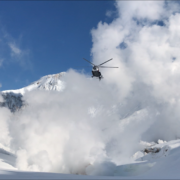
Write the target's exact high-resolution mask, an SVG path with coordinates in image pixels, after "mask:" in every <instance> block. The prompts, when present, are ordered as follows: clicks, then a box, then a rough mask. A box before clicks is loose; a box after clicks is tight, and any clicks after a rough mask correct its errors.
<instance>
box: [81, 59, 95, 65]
mask: <svg viewBox="0 0 180 180" xmlns="http://www.w3.org/2000/svg"><path fill="white" fill-rule="evenodd" d="M83 59H84V60H85V61H87V62H88V63H90V64H92V65H93V66H96V65H94V64H93V63H92V62H90V61H88V60H87V59H85V58H83Z"/></svg>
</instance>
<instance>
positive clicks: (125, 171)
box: [0, 140, 180, 179]
mask: <svg viewBox="0 0 180 180" xmlns="http://www.w3.org/2000/svg"><path fill="white" fill-rule="evenodd" d="M147 148H151V149H155V148H159V149H160V151H159V152H157V153H153V152H151V153H142V152H137V153H136V154H135V155H134V158H137V159H136V162H135V163H131V164H124V165H121V166H112V165H109V166H108V165H107V166H106V167H104V168H106V171H109V172H110V175H108V176H97V175H92V174H91V171H92V170H93V168H96V167H93V166H88V167H87V168H86V173H87V175H86V176H85V175H68V174H58V173H41V172H22V171H17V170H16V167H15V163H14V162H15V156H14V155H13V154H11V153H8V152H7V151H4V150H2V149H0V168H1V171H0V179H17V178H23V179H37V178H38V179H137V178H138V179H179V178H180V173H179V167H180V140H174V141H169V142H163V143H162V142H161V143H160V144H155V145H152V146H150V147H147ZM138 154H141V157H140V158H139V157H138ZM88 175H89V176H88Z"/></svg>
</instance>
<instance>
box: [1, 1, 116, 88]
mask: <svg viewBox="0 0 180 180" xmlns="http://www.w3.org/2000/svg"><path fill="white" fill-rule="evenodd" d="M108 11H111V12H112V11H115V6H114V1H15V2H12V1H0V84H1V85H2V87H1V90H8V89H18V88H22V87H24V86H27V85H28V84H30V83H31V82H33V81H36V80H38V79H39V78H40V77H42V76H45V75H48V74H56V73H59V72H62V71H67V70H68V69H69V68H73V69H79V70H80V69H81V68H83V67H84V68H85V71H86V72H87V73H88V70H89V71H91V69H90V68H86V66H88V63H86V62H85V61H83V59H82V58H83V57H85V58H87V59H90V60H91V53H90V52H91V47H92V37H91V33H90V32H91V30H92V28H96V27H97V24H98V22H100V21H102V22H111V21H112V18H113V17H112V16H111V17H109V16H107V13H108ZM107 58H108V57H107Z"/></svg>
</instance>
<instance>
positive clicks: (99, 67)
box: [98, 66, 119, 68]
mask: <svg viewBox="0 0 180 180" xmlns="http://www.w3.org/2000/svg"><path fill="white" fill-rule="evenodd" d="M98 67H99V68H119V67H108V66H98Z"/></svg>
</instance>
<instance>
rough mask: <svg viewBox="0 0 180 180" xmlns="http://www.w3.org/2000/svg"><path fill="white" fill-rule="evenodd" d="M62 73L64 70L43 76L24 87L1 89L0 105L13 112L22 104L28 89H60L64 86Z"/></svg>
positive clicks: (63, 73)
mask: <svg viewBox="0 0 180 180" xmlns="http://www.w3.org/2000/svg"><path fill="white" fill-rule="evenodd" d="M64 75H65V72H61V73H58V74H52V75H47V76H43V77H42V78H40V79H39V80H37V81H35V82H33V83H31V84H30V85H29V86H26V87H24V88H21V89H17V90H6V91H2V96H3V99H4V102H0V106H1V107H8V108H9V109H10V110H11V111H12V112H15V111H17V110H19V109H21V107H22V106H23V105H24V103H25V102H23V100H22V97H23V95H24V94H25V93H26V92H28V91H32V90H36V89H39V90H47V91H49V90H53V91H62V90H63V89H64V88H65V83H64V82H63V80H62V79H63V76H64Z"/></svg>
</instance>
